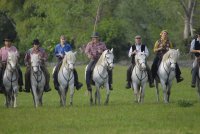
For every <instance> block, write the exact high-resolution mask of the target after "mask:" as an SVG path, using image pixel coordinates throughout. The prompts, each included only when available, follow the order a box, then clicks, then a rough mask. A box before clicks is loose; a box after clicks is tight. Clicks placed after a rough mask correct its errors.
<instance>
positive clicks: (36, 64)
mask: <svg viewBox="0 0 200 134" xmlns="http://www.w3.org/2000/svg"><path fill="white" fill-rule="evenodd" d="M40 65H41V60H40V56H39V54H31V67H32V70H33V72H38V71H39V69H40Z"/></svg>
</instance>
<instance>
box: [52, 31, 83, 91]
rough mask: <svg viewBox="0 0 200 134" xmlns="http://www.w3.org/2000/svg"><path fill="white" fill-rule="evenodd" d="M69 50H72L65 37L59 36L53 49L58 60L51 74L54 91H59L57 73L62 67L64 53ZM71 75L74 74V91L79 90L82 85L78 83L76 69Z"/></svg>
mask: <svg viewBox="0 0 200 134" xmlns="http://www.w3.org/2000/svg"><path fill="white" fill-rule="evenodd" d="M71 50H72V48H71V45H70V44H68V43H67V42H66V38H65V36H64V35H61V36H60V43H59V44H57V45H56V47H55V55H56V57H57V59H58V63H57V65H56V68H55V70H54V73H53V82H54V86H55V89H56V90H58V89H59V83H58V71H59V69H60V67H61V65H62V60H63V58H64V56H65V52H68V51H71ZM73 73H74V85H75V86H76V89H77V90H79V89H80V88H81V87H82V86H83V84H82V83H80V82H79V81H78V73H77V71H76V69H74V70H73Z"/></svg>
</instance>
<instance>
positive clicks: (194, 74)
mask: <svg viewBox="0 0 200 134" xmlns="http://www.w3.org/2000/svg"><path fill="white" fill-rule="evenodd" d="M197 73H198V67H197V66H195V67H194V68H193V69H192V83H191V87H192V88H195V87H196V77H197Z"/></svg>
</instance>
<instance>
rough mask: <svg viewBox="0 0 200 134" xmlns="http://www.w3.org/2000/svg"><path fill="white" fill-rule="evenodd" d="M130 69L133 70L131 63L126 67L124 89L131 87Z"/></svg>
mask: <svg viewBox="0 0 200 134" xmlns="http://www.w3.org/2000/svg"><path fill="white" fill-rule="evenodd" d="M132 70H133V65H132V64H131V65H130V66H129V67H128V70H127V72H126V81H127V84H126V86H125V87H126V89H129V88H131V81H132V80H131V74H132Z"/></svg>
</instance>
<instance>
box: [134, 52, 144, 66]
mask: <svg viewBox="0 0 200 134" xmlns="http://www.w3.org/2000/svg"><path fill="white" fill-rule="evenodd" d="M135 63H136V65H137V66H138V67H139V69H140V70H146V55H145V53H144V52H138V53H137V54H136V55H135Z"/></svg>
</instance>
